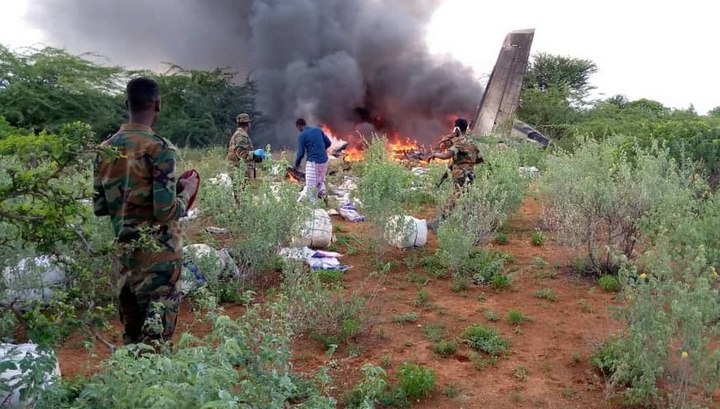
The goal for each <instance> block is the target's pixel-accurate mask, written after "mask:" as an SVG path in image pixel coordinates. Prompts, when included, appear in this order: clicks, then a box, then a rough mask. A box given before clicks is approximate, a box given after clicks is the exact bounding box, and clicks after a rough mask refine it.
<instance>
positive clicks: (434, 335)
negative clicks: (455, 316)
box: [423, 322, 447, 342]
mask: <svg viewBox="0 0 720 409" xmlns="http://www.w3.org/2000/svg"><path fill="white" fill-rule="evenodd" d="M446 332H447V328H446V327H445V324H443V323H442V322H439V323H435V324H428V325H426V326H424V327H423V335H425V337H427V339H429V340H430V341H433V342H438V341H440V340H441V339H442V338H443V337H444V336H445V333H446Z"/></svg>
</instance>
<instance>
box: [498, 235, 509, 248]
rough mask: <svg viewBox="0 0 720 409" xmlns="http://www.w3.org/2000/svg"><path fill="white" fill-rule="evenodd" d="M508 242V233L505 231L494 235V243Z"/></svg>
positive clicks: (502, 243)
mask: <svg viewBox="0 0 720 409" xmlns="http://www.w3.org/2000/svg"><path fill="white" fill-rule="evenodd" d="M509 242H510V239H509V238H508V235H507V234H505V233H498V234H496V235H495V244H499V245H501V246H502V245H505V244H508V243H509Z"/></svg>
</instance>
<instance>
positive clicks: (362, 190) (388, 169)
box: [353, 134, 412, 257]
mask: <svg viewBox="0 0 720 409" xmlns="http://www.w3.org/2000/svg"><path fill="white" fill-rule="evenodd" d="M387 142H388V141H387V138H385V137H384V136H380V135H375V134H373V135H371V139H370V141H366V150H365V161H364V163H363V166H362V169H361V176H360V179H359V180H358V182H357V190H356V191H355V192H354V193H353V194H354V195H356V196H357V199H359V202H360V203H361V206H360V207H361V209H360V210H361V212H362V213H363V214H364V215H365V217H366V218H367V219H368V221H370V222H371V223H372V224H373V225H374V226H375V227H376V228H377V229H378V230H379V231H380V232H381V234H376V235H373V236H372V237H373V238H374V241H373V243H371V244H372V248H373V250H374V251H375V255H376V256H377V257H382V256H383V255H384V252H385V249H386V248H387V245H385V244H384V243H381V240H382V239H383V235H385V236H390V235H395V233H398V232H402V231H404V230H405V229H406V228H407V226H406V224H405V223H388V222H389V221H391V220H394V218H395V217H397V216H401V215H403V214H404V210H403V200H404V198H405V193H404V192H406V191H407V190H409V189H410V187H411V182H412V175H411V173H410V172H409V171H408V170H407V169H405V168H404V167H403V166H402V165H401V164H400V163H399V162H397V161H395V160H393V159H392V158H391V157H390V154H389V153H388V152H387V149H386V145H387ZM388 226H391V231H388Z"/></svg>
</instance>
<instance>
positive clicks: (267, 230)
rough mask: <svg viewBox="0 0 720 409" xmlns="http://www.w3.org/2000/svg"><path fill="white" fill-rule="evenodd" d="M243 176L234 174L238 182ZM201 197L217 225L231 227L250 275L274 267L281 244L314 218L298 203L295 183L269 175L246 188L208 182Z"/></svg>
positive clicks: (204, 209)
mask: <svg viewBox="0 0 720 409" xmlns="http://www.w3.org/2000/svg"><path fill="white" fill-rule="evenodd" d="M267 166H271V164H270V163H268V164H267ZM240 177H241V176H240V175H237V176H236V177H234V178H233V180H234V181H236V182H235V183H239V182H237V181H239V180H240ZM198 200H199V206H198V207H199V208H200V209H201V212H202V214H207V215H212V221H213V222H214V223H215V224H216V225H219V226H223V227H225V228H227V229H228V230H229V236H230V238H231V240H232V241H231V242H232V243H233V247H234V248H233V250H234V254H235V255H236V256H237V260H236V261H237V262H238V263H239V265H240V268H241V270H242V274H243V275H244V276H245V277H247V278H253V277H254V276H255V275H256V274H258V273H259V272H262V271H264V270H267V269H269V267H274V266H273V264H272V263H273V262H274V260H275V257H276V254H277V251H278V250H279V248H280V247H281V246H282V245H284V244H286V243H288V242H289V241H290V239H291V238H293V237H298V236H299V235H300V232H301V229H302V228H303V225H304V223H305V222H306V221H307V220H310V219H311V209H310V208H309V207H307V206H306V205H304V204H298V203H297V189H296V187H295V185H293V184H291V183H289V182H284V181H283V182H274V181H273V180H272V179H271V178H269V177H263V178H260V179H259V180H257V181H256V183H253V184H249V185H247V186H245V187H243V188H240V187H238V186H235V188H228V187H225V186H221V185H213V184H210V183H206V184H204V185H203V188H202V189H201V191H200V194H199V199H198ZM233 203H234V204H235V206H233V205H232V204H233Z"/></svg>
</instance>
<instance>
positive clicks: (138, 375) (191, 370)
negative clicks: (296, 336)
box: [36, 309, 335, 409]
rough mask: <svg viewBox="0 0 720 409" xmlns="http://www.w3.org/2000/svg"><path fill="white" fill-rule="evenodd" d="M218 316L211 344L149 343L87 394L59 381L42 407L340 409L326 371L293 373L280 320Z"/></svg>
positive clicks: (125, 351) (125, 352)
mask: <svg viewBox="0 0 720 409" xmlns="http://www.w3.org/2000/svg"><path fill="white" fill-rule="evenodd" d="M210 318H211V320H212V322H213V331H212V332H211V333H210V334H208V335H207V336H206V337H205V338H203V339H198V338H195V337H193V336H191V335H190V334H182V336H181V337H180V340H179V341H178V344H177V348H176V349H166V350H164V351H162V352H161V353H147V352H148V350H149V349H150V348H149V347H147V346H143V345H138V346H132V347H127V348H121V349H119V350H118V351H117V352H116V353H115V354H113V355H112V356H110V358H109V360H108V361H107V362H106V363H104V364H103V366H102V369H101V370H100V372H98V373H97V374H96V375H94V376H92V377H91V378H89V379H88V380H87V381H86V382H85V383H84V384H82V385H81V386H80V390H79V391H77V390H76V391H73V390H72V388H71V387H67V386H66V385H67V384H64V383H61V382H60V383H55V384H53V385H52V386H51V387H50V388H47V389H46V390H45V391H43V395H41V397H40V402H39V403H38V405H37V406H36V407H38V408H60V407H63V406H62V403H61V402H63V401H68V400H73V402H72V404H71V405H69V406H71V407H75V408H129V407H133V408H142V407H173V408H187V409H190V408H199V407H209V406H212V407H237V406H238V405H240V404H241V402H252V404H253V405H255V406H256V407H285V406H286V405H289V404H291V402H295V403H297V402H302V403H303V404H304V405H307V407H317V408H331V407H334V405H335V401H334V399H332V398H330V397H327V396H323V394H322V393H321V392H320V389H321V386H322V385H324V384H325V383H326V382H328V381H329V379H327V378H326V377H325V375H324V371H321V372H320V374H319V377H318V378H317V379H316V380H315V381H314V382H312V383H307V382H303V383H301V382H298V381H297V380H296V378H295V377H294V376H292V374H291V373H290V362H289V359H290V355H291V354H290V348H289V344H290V338H289V336H288V333H287V332H286V331H285V330H286V328H287V327H286V326H285V325H284V324H282V320H281V318H280V317H279V316H270V317H268V318H262V317H261V316H260V314H259V313H258V312H257V311H255V310H254V309H249V310H248V311H246V313H245V315H244V316H243V317H241V318H240V319H239V320H238V321H234V320H232V319H230V318H228V317H226V316H222V315H215V314H211V316H210ZM238 368H241V370H238ZM180 385H181V386H180ZM238 385H242V387H241V388H239V387H238ZM148 391H152V393H149V392H148ZM66 407H67V406H66Z"/></svg>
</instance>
